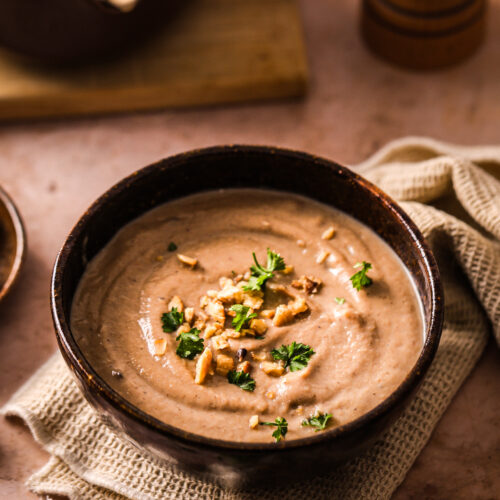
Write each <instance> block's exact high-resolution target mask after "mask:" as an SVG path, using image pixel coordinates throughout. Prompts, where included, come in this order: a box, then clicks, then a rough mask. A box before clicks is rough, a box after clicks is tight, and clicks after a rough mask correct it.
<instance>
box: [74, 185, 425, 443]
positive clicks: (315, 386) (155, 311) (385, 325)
mask: <svg viewBox="0 0 500 500" xmlns="http://www.w3.org/2000/svg"><path fill="white" fill-rule="evenodd" d="M253 253H255V260H254V257H253V256H252V254H253ZM71 326H72V330H73V332H74V335H75V337H76V339H77V342H78V343H79V345H80V346H81V348H82V350H83V353H84V355H85V356H86V357H87V359H88V360H89V361H90V363H91V364H92V365H93V367H94V368H95V370H96V371H97V372H98V373H99V374H100V375H101V376H102V377H103V378H104V380H106V382H108V383H109V385H110V386H111V387H113V388H114V389H115V390H116V391H117V392H118V393H120V394H121V395H122V396H123V397H125V398H126V399H127V400H129V401H130V402H131V403H133V404H134V405H136V406H137V407H138V408H140V409H142V410H143V411H145V412H147V413H149V414H150V415H153V416H154V417H156V418H158V419H160V420H162V421H164V422H166V423H168V424H171V425H173V426H176V427H179V428H181V429H184V430H186V431H190V432H193V433H197V434H202V435H204V436H208V437H212V438H219V439H224V440H234V441H247V442H272V441H277V440H280V439H287V440H290V439H296V438H300V437H305V436H310V435H312V434H313V433H314V432H322V431H324V430H325V429H331V428H333V427H335V426H337V425H340V424H345V423H347V422H349V421H352V420H353V419H355V418H357V417H359V416H361V415H362V414H363V413H366V412H367V411H369V410H370V409H372V408H373V407H375V406H376V405H377V404H379V403H380V402H381V401H382V400H383V399H385V398H386V397H387V396H388V395H389V394H391V393H392V392H393V391H394V390H395V389H396V387H397V386H398V385H399V384H400V383H401V382H402V381H403V379H404V377H405V376H406V375H407V374H408V372H409V371H410V369H411V368H412V366H413V365H414V363H415V362H416V359H417V357H418V355H419V352H420V350H421V346H422V341H423V320H422V314H421V308H420V303H419V300H418V297H417V294H416V291H415V289H414V285H413V283H412V280H411V278H410V276H409V274H408V272H407V271H406V269H405V267H404V266H403V265H402V263H401V262H400V260H399V259H398V257H397V256H396V255H395V253H394V252H393V251H392V250H391V249H390V248H389V246H388V245H387V244H386V243H385V242H383V241H382V240H381V239H380V238H379V237H378V236H377V235H376V234H375V233H374V232H372V231H371V230H370V229H369V228H367V227H366V226H364V225H363V224H361V223H360V222H358V221H356V220H355V219H353V218H351V217H349V216H347V215H346V214H344V213H342V212H340V211H338V210H334V209H332V208H330V207H328V206H326V205H322V204H320V203H317V202H315V201H313V200H310V199H307V198H303V197H300V196H297V195H293V194H288V193H278V192H274V191H267V190H246V189H245V190H236V189H234V190H221V191H216V192H207V193H203V194H199V195H194V196H189V197H186V198H183V199H180V200H177V201H173V202H170V203H167V204H164V205H162V206H159V207H157V208H155V209H154V210H152V211H150V212H147V213H146V214H144V215H142V216H141V217H139V218H137V219H135V220H134V221H132V222H131V223H129V224H128V225H127V226H125V227H124V228H123V229H121V230H120V231H119V232H118V233H117V234H116V236H115V237H114V238H113V239H112V240H111V241H110V242H109V243H108V244H107V245H106V247H105V248H104V249H103V250H102V251H101V252H100V253H99V254H98V255H97V256H96V257H95V258H94V259H93V260H92V261H91V262H90V263H89V265H88V267H87V269H86V271H85V273H84V275H83V277H82V279H81V282H80V284H79V286H78V289H77V292H76V295H75V298H74V301H73V306H72V316H71Z"/></svg>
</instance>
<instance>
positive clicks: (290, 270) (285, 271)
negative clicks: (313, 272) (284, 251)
mask: <svg viewBox="0 0 500 500" xmlns="http://www.w3.org/2000/svg"><path fill="white" fill-rule="evenodd" d="M281 272H282V273H283V274H291V273H293V266H285V269H283V271H281Z"/></svg>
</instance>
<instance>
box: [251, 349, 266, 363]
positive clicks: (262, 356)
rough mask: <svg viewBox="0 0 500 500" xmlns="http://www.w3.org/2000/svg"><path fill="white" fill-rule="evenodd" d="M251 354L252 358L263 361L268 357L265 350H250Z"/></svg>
mask: <svg viewBox="0 0 500 500" xmlns="http://www.w3.org/2000/svg"><path fill="white" fill-rule="evenodd" d="M251 355H252V359H254V360H255V361H264V360H266V359H268V355H267V352H265V351H259V352H252V353H251Z"/></svg>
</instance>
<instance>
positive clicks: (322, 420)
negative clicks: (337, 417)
mask: <svg viewBox="0 0 500 500" xmlns="http://www.w3.org/2000/svg"><path fill="white" fill-rule="evenodd" d="M331 418H332V414H331V413H316V414H315V415H311V416H310V417H309V418H306V419H305V420H302V425H303V426H305V427H314V429H315V432H319V431H324V430H325V428H326V426H327V424H328V421H329V420H330V419H331Z"/></svg>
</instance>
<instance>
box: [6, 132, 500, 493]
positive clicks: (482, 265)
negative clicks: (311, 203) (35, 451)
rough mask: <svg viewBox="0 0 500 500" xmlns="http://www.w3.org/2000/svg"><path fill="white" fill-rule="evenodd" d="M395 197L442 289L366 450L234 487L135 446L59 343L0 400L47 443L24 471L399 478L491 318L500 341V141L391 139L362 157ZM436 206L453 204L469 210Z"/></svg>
mask: <svg viewBox="0 0 500 500" xmlns="http://www.w3.org/2000/svg"><path fill="white" fill-rule="evenodd" d="M358 167H359V169H360V170H361V171H362V173H363V174H364V175H365V176H366V177H368V178H369V179H371V180H372V181H373V182H375V183H376V184H378V185H379V186H380V187H381V188H382V189H384V190H385V191H387V192H388V193H389V194H390V195H392V196H393V197H395V198H396V199H398V200H400V201H402V203H401V204H402V206H403V207H404V209H405V210H406V211H407V212H408V213H409V214H410V216H411V217H412V218H413V220H414V221H415V222H416V223H417V225H418V226H419V227H420V229H421V230H422V231H423V233H424V235H425V236H426V238H427V239H428V241H429V243H430V244H431V246H432V248H433V249H434V251H435V254H436V257H437V259H438V262H439V265H440V269H441V273H442V278H443V283H444V288H445V299H446V313H445V325H444V331H443V336H442V340H441V344H440V347H439V350H438V352H437V355H436V358H435V361H434V363H433V364H432V366H431V369H430V371H429V373H428V375H427V377H426V380H425V381H424V384H423V385H422V388H421V390H420V391H419V393H418V395H417V397H416V398H415V400H414V401H413V402H412V404H411V405H410V407H409V408H408V409H407V410H406V411H405V413H404V414H403V415H402V416H401V417H400V419H399V420H398V421H397V422H396V423H395V424H394V425H393V426H392V428H391V429H390V430H389V431H388V432H387V433H386V434H385V435H384V436H383V437H382V439H380V440H379V441H378V442H376V443H375V444H374V445H373V446H372V447H371V448H370V449H369V450H367V451H366V452H365V453H364V454H363V455H361V456H359V457H357V458H355V459H353V460H351V461H350V462H347V463H345V464H343V465H341V466H339V467H332V471H331V473H330V474H329V475H327V476H325V477H321V478H315V479H314V480H310V481H308V482H303V483H301V484H299V485H293V486H291V487H281V488H280V489H279V491H273V490H266V491H260V490H254V491H251V492H248V491H245V492H243V491H231V490H227V489H223V488H220V487H218V486H216V485H213V484H211V483H208V482H204V481H202V480H201V479H199V478H196V477H194V476H189V475H187V474H185V473H183V472H180V471H178V470H176V469H175V468H174V467H171V466H167V465H165V464H161V463H159V462H157V461H156V460H155V459H154V458H153V457H151V456H150V455H148V454H146V453H143V452H140V451H138V450H137V449H136V448H134V447H133V446H132V445H130V444H129V443H128V442H127V441H125V440H124V439H122V438H121V437H119V436H116V435H115V434H114V433H113V432H112V431H111V430H109V429H108V428H107V427H105V426H104V425H103V424H102V423H101V422H100V421H99V419H98V417H97V416H96V414H95V412H94V411H93V410H92V409H91V408H90V406H88V405H87V403H86V402H85V401H84V399H83V398H82V396H81V395H80V392H79V391H78V389H77V388H76V385H75V383H74V382H73V380H72V378H71V375H70V373H69V371H68V370H67V369H66V367H65V365H64V363H63V361H62V359H61V358H60V356H59V355H58V354H56V355H54V356H53V357H52V358H51V359H50V360H49V361H48V362H47V363H46V364H45V365H44V366H43V367H42V368H41V369H40V370H39V371H38V372H37V373H36V374H35V375H34V376H33V377H32V378H31V380H29V381H28V383H26V384H25V385H24V386H23V387H22V388H21V389H20V390H19V391H18V392H17V393H16V394H15V395H14V396H13V397H12V399H11V400H10V401H9V402H8V403H7V405H6V406H5V407H4V408H3V409H2V412H3V414H5V415H17V416H19V417H21V418H22V419H23V420H24V421H25V422H26V423H27V425H28V426H29V428H30V430H31V432H32V433H33V436H34V437H35V439H36V440H37V441H38V442H39V443H40V444H41V445H42V446H43V447H44V448H45V449H46V450H47V451H48V452H49V453H50V454H51V455H52V458H51V459H50V460H49V462H48V464H47V465H46V466H45V467H44V468H43V469H42V470H40V471H38V472H37V473H36V474H34V475H33V476H32V477H31V478H30V479H29V481H28V486H29V488H30V489H31V490H32V491H34V492H37V493H49V494H50V493H52V494H62V495H67V496H68V497H70V498H72V499H73V498H74V499H77V498H78V499H111V498H112V499H122V498H124V497H128V498H131V499H160V498H161V499H178V498H191V499H204V498H206V499H245V498H259V499H275V498H276V499H280V500H284V499H288V498H290V499H291V498H293V499H296V498H333V499H342V500H349V499H353V500H354V499H356V500H357V499H370V500H372V499H382V498H389V497H390V496H391V494H392V493H393V491H394V490H395V489H396V487H397V486H398V485H399V484H400V483H401V481H402V480H403V478H404V476H405V474H406V473H407V471H408V469H409V468H410V467H411V465H412V463H413V462H414V460H415V458H416V457H417V455H418V454H419V452H420V450H421V449H422V448H423V446H424V445H425V443H426V442H427V440H428V439H429V437H430V435H431V432H432V430H433V428H434V426H435V425H436V423H437V421H438V420H439V418H440V417H441V415H442V414H443V412H444V410H445V409H446V407H447V406H448V404H449V403H450V400H451V398H452V397H453V395H454V394H455V392H456V391H457V389H458V388H459V387H460V385H461V384H462V382H463V380H464V379H465V377H466V376H467V375H468V374H469V372H470V371H471V369H472V367H473V366H474V364H475V363H476V361H477V360H478V358H479V356H480V354H481V352H482V350H483V348H484V346H485V344H486V341H487V337H488V332H489V330H490V326H489V324H492V325H494V334H495V336H496V339H497V341H498V342H500V183H499V182H498V180H496V179H495V178H494V177H493V176H492V175H489V174H488V173H487V171H489V172H491V173H493V175H496V176H498V175H500V148H494V147H490V148H486V147H479V148H460V147H454V146H450V145H446V144H442V143H439V142H436V141H432V140H429V139H421V138H406V139H402V140H398V141H395V142H392V143H390V144H388V145H387V146H386V147H384V148H383V149H382V150H381V151H379V152H378V153H377V154H375V155H374V156H373V157H372V158H370V159H369V160H368V161H366V162H365V163H363V164H362V165H359V166H358ZM431 203H432V204H434V205H435V206H438V207H440V208H441V209H443V210H444V209H446V210H449V209H450V208H451V209H453V210H456V211H457V213H458V214H460V217H461V218H462V219H463V220H464V221H466V222H463V221H461V220H458V219H457V218H455V217H453V216H452V215H450V214H448V213H446V212H445V211H443V210H438V209H437V208H435V207H433V206H431V205H430V204H431Z"/></svg>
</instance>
